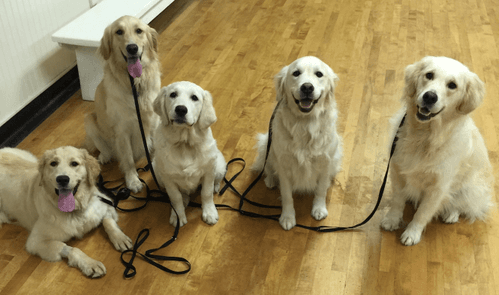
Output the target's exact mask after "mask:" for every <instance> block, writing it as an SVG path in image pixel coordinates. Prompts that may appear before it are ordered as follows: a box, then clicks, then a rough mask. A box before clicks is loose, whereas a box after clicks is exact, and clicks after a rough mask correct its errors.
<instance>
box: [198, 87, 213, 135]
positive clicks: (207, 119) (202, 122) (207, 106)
mask: <svg viewBox="0 0 499 295" xmlns="http://www.w3.org/2000/svg"><path fill="white" fill-rule="evenodd" d="M216 121H217V115H216V114H215V108H214V107H213V97H211V93H210V92H208V91H206V90H205V91H204V93H203V108H202V109H201V113H200V114H199V120H198V124H199V128H200V129H206V128H208V127H210V126H211V125H212V124H213V123H215V122H216Z"/></svg>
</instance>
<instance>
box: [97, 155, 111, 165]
mask: <svg viewBox="0 0 499 295" xmlns="http://www.w3.org/2000/svg"><path fill="white" fill-rule="evenodd" d="M97 160H98V161H99V164H101V165H105V164H107V163H109V162H110V161H111V156H110V155H104V154H103V153H100V155H99V157H97Z"/></svg>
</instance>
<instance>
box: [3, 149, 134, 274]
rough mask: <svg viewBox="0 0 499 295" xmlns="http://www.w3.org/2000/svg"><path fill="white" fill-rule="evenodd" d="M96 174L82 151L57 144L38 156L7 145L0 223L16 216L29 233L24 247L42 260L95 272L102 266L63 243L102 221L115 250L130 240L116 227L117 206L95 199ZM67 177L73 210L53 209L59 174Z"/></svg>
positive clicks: (90, 159)
mask: <svg viewBox="0 0 499 295" xmlns="http://www.w3.org/2000/svg"><path fill="white" fill-rule="evenodd" d="M99 173H100V166H99V163H98V162H97V160H96V159H95V158H94V157H92V156H91V155H90V154H89V153H88V152H87V151H86V150H84V149H77V148H74V147H61V148H57V149H54V150H48V151H46V152H45V153H44V154H43V156H42V157H41V158H40V160H39V161H38V160H37V158H36V157H35V156H33V155H32V154H31V153H29V152H27V151H24V150H20V149H12V148H4V149H1V150H0V224H1V223H10V222H12V221H14V220H15V221H17V224H19V225H21V226H23V227H24V228H26V229H27V230H28V231H30V234H29V236H28V239H27V241H26V250H27V251H28V252H29V253H31V254H33V255H38V256H40V257H41V258H42V259H44V260H47V261H59V260H61V259H62V258H67V259H68V264H69V265H70V266H74V267H78V268H79V269H80V270H81V271H82V272H83V273H84V274H85V275H87V276H90V277H100V276H103V275H104V274H105V273H106V268H105V267H104V265H103V264H102V263H101V262H99V261H97V260H94V259H92V258H90V257H88V256H87V255H86V254H85V253H83V252H82V251H81V250H79V249H78V248H73V247H70V246H68V245H66V244H65V243H64V242H65V241H68V240H69V239H71V238H73V237H76V238H82V237H83V235H84V234H85V233H87V232H89V231H90V230H92V229H93V228H95V227H97V226H99V225H100V224H101V223H103V224H104V228H105V230H106V232H107V233H108V235H109V239H110V240H111V242H112V243H113V245H114V247H115V248H116V249H117V250H119V251H124V250H125V249H127V248H131V246H132V243H131V242H132V241H131V240H130V238H128V237H127V236H126V235H125V234H124V233H123V232H122V231H121V229H120V228H119V227H118V224H117V223H116V221H117V220H118V215H117V213H116V210H115V209H114V208H113V207H111V206H109V205H107V204H104V203H103V202H101V201H100V200H99V198H98V197H99V196H100V197H105V196H104V195H103V194H101V193H100V192H99V191H98V189H97V187H96V186H95V179H96V178H97V175H98V174H99ZM61 175H64V176H67V177H69V182H68V184H67V185H68V188H69V189H70V190H73V189H74V188H75V187H76V186H77V185H78V190H77V192H76V194H75V195H74V198H75V205H76V206H75V210H74V211H72V212H62V211H60V210H59V208H58V198H59V197H58V195H57V194H56V192H55V189H57V188H58V183H57V181H56V178H57V177H58V176H61Z"/></svg>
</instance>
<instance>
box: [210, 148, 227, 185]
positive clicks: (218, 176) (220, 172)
mask: <svg viewBox="0 0 499 295" xmlns="http://www.w3.org/2000/svg"><path fill="white" fill-rule="evenodd" d="M226 173H227V164H226V163H225V158H224V156H223V154H222V153H221V152H220V151H218V156H217V159H216V167H215V183H214V188H213V192H215V193H217V194H218V193H219V192H220V182H221V181H222V179H224V176H225V174H226Z"/></svg>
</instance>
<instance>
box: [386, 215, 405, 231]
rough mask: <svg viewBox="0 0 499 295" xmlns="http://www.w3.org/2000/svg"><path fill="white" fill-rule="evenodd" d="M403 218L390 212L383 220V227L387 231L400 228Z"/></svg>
mask: <svg viewBox="0 0 499 295" xmlns="http://www.w3.org/2000/svg"><path fill="white" fill-rule="evenodd" d="M401 223H402V219H401V218H398V217H394V216H389V215H388V214H387V215H386V216H385V218H383V220H382V221H381V228H382V229H384V230H387V231H394V230H397V229H399V227H400V224H401Z"/></svg>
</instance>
